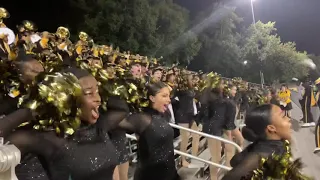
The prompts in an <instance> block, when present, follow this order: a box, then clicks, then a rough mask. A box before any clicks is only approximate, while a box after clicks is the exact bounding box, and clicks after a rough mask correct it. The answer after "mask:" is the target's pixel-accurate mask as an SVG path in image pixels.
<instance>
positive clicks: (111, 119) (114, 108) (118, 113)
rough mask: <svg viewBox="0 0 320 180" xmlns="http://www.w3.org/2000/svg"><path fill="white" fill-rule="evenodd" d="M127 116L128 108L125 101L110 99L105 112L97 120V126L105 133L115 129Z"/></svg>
mask: <svg viewBox="0 0 320 180" xmlns="http://www.w3.org/2000/svg"><path fill="white" fill-rule="evenodd" d="M128 114H129V107H128V105H127V103H126V101H125V100H122V99H120V97H117V96H113V97H110V98H109V100H108V104H107V112H105V113H103V114H102V115H101V117H100V119H99V120H98V126H99V127H100V128H103V129H104V130H106V131H109V130H112V129H116V128H117V127H118V126H119V123H120V122H121V121H123V120H124V119H125V118H126V117H127V116H128Z"/></svg>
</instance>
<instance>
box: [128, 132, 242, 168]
mask: <svg viewBox="0 0 320 180" xmlns="http://www.w3.org/2000/svg"><path fill="white" fill-rule="evenodd" d="M126 136H127V138H129V139H132V140H137V138H136V136H134V135H130V134H126ZM240 149H241V148H240ZM174 153H175V154H179V155H180V156H185V157H188V158H191V159H194V160H197V161H200V162H203V163H206V164H209V165H212V166H215V167H218V168H222V169H225V170H228V171H229V170H231V169H232V168H231V167H228V166H224V165H221V164H218V163H214V162H211V161H207V160H204V159H201V158H199V157H196V156H193V155H190V154H188V153H184V152H181V151H179V150H176V149H175V150H174Z"/></svg>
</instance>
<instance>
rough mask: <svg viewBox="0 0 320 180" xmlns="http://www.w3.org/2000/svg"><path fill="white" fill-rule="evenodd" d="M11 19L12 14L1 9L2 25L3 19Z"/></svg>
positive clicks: (0, 21)
mask: <svg viewBox="0 0 320 180" xmlns="http://www.w3.org/2000/svg"><path fill="white" fill-rule="evenodd" d="M9 17H10V13H9V12H8V11H7V10H6V9H5V8H0V25H1V24H2V23H3V19H7V18H9Z"/></svg>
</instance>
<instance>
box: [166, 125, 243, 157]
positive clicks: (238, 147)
mask: <svg viewBox="0 0 320 180" xmlns="http://www.w3.org/2000/svg"><path fill="white" fill-rule="evenodd" d="M169 124H170V126H171V127H174V128H177V129H182V130H185V131H188V132H191V133H195V134H198V135H200V136H203V137H206V138H210V139H216V140H218V141H221V142H224V143H228V144H231V145H233V146H235V147H236V148H237V150H238V151H239V152H241V151H242V148H241V147H240V146H239V145H238V144H237V143H235V142H233V141H229V140H227V139H224V138H222V137H219V136H213V135H210V134H206V133H203V132H200V131H196V130H193V129H189V128H186V127H182V126H179V125H176V124H172V123H169Z"/></svg>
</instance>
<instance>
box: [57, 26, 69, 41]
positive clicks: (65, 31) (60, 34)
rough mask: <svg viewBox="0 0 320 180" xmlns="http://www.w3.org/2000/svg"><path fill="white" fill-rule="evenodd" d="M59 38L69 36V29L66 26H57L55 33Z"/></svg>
mask: <svg viewBox="0 0 320 180" xmlns="http://www.w3.org/2000/svg"><path fill="white" fill-rule="evenodd" d="M55 35H56V36H57V37H58V38H59V39H69V37H70V31H69V29H68V28H66V27H62V26H60V27H58V29H57V31H56V34H55Z"/></svg>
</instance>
